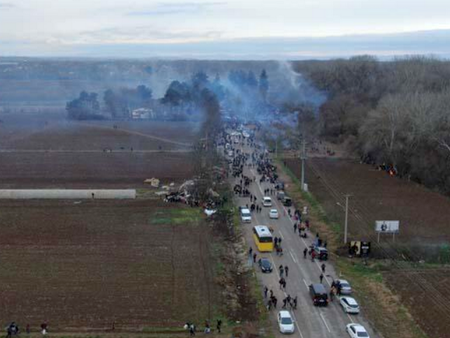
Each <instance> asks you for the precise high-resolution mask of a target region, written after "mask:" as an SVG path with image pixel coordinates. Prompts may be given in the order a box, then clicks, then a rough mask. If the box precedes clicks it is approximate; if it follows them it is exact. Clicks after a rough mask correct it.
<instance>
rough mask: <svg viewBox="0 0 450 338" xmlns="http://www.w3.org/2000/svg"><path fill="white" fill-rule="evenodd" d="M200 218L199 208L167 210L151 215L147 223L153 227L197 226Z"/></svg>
mask: <svg viewBox="0 0 450 338" xmlns="http://www.w3.org/2000/svg"><path fill="white" fill-rule="evenodd" d="M201 217H202V210H201V209H200V208H189V209H187V208H185V209H181V208H180V209H169V210H165V211H157V212H155V213H153V214H152V215H151V218H150V221H149V223H150V224H154V225H158V224H167V225H180V224H190V225H197V224H198V222H199V221H200V219H201Z"/></svg>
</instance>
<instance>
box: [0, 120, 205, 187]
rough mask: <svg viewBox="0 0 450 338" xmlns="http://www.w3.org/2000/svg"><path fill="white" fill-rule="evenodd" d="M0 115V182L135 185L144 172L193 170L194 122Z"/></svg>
mask: <svg viewBox="0 0 450 338" xmlns="http://www.w3.org/2000/svg"><path fill="white" fill-rule="evenodd" d="M0 118H1V119H2V121H3V122H2V123H1V124H0V187H1V188H45V187H51V188H56V187H64V188H78V187H80V188H81V187H90V188H95V187H111V188H113V187H121V188H122V187H130V188H132V187H136V188H139V187H142V186H143V181H144V180H145V179H146V178H151V177H158V178H160V179H162V180H163V182H164V183H170V182H172V181H175V182H177V181H178V182H180V181H184V180H185V179H188V178H191V177H192V176H193V168H194V159H193V157H192V154H191V153H190V151H191V148H190V147H189V145H190V144H192V142H194V141H195V137H196V133H197V130H196V125H194V124H189V123H184V124H183V123H177V122H166V123H162V122H155V121H123V122H120V121H118V122H111V121H101V122H98V121H97V122H80V123H76V122H68V121H66V120H64V118H63V116H61V114H47V115H42V116H41V115H36V114H23V115H21V114H18V115H12V114H3V115H0ZM114 124H115V125H117V129H113V125H114Z"/></svg>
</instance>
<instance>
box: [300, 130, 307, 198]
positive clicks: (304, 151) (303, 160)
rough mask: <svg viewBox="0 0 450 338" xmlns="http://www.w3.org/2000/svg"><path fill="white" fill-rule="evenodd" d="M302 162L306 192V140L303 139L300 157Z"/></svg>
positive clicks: (303, 184) (303, 189)
mask: <svg viewBox="0 0 450 338" xmlns="http://www.w3.org/2000/svg"><path fill="white" fill-rule="evenodd" d="M300 159H301V160H302V186H301V188H302V191H305V166H306V140H305V137H304V136H303V137H302V155H301V157H300Z"/></svg>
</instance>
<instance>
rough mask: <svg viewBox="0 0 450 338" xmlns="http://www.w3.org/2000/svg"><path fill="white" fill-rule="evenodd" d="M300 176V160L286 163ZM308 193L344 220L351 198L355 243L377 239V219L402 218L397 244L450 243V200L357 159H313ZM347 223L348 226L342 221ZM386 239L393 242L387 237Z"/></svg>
mask: <svg viewBox="0 0 450 338" xmlns="http://www.w3.org/2000/svg"><path fill="white" fill-rule="evenodd" d="M286 163H287V165H288V166H289V167H290V169H291V170H292V171H293V172H295V173H297V174H298V176H300V171H301V169H300V168H301V166H300V163H299V161H298V160H296V159H286ZM306 177H307V182H308V184H309V190H310V191H311V192H312V193H313V194H314V196H315V197H316V198H317V199H318V200H319V202H320V203H321V204H322V205H323V207H324V208H325V210H326V211H327V212H328V213H329V214H330V215H331V216H333V217H336V219H339V220H341V221H342V220H343V217H344V210H343V208H342V207H341V206H339V205H337V202H339V203H340V204H341V205H342V206H343V205H345V199H344V198H343V195H344V194H351V195H352V196H351V197H350V199H349V206H350V209H351V212H350V214H349V234H350V235H349V237H350V239H361V238H372V239H373V237H374V236H375V238H376V234H375V231H374V228H375V220H399V221H400V234H399V235H398V236H396V238H395V241H396V242H408V243H418V242H420V243H424V244H440V243H446V242H448V241H450V228H449V227H448V219H449V218H450V200H449V199H448V198H447V197H445V196H442V195H440V194H438V193H435V192H432V191H430V190H427V189H426V188H424V187H422V186H420V185H418V184H416V183H413V182H408V181H406V180H402V179H400V178H392V177H389V176H388V175H387V174H386V173H385V172H382V171H377V170H375V169H374V167H372V166H370V165H366V164H360V163H359V162H357V161H352V160H345V159H333V158H312V159H310V160H309V165H308V167H307V171H306ZM341 223H343V222H341ZM381 241H388V242H392V236H390V235H386V237H382V238H381Z"/></svg>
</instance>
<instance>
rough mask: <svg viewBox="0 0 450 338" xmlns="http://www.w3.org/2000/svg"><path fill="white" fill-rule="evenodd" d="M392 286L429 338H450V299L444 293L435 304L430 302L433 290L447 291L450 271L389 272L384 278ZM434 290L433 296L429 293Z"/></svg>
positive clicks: (413, 270) (445, 269)
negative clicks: (419, 283)
mask: <svg viewBox="0 0 450 338" xmlns="http://www.w3.org/2000/svg"><path fill="white" fill-rule="evenodd" d="M405 274H407V275H408V276H409V277H410V278H413V279H417V278H420V279H421V280H423V283H421V285H417V284H411V283H408V282H407V279H406V278H405ZM384 276H385V278H386V280H387V281H388V284H389V286H390V287H391V288H392V289H393V290H395V292H396V293H397V294H399V295H400V297H401V300H402V303H403V304H405V305H406V306H407V307H408V309H409V311H410V312H411V314H412V315H413V316H414V319H415V320H416V321H417V322H418V323H419V325H420V326H421V328H422V329H423V330H424V331H425V332H426V333H427V334H428V336H429V337H439V338H449V337H450V332H449V330H448V318H449V314H450V295H449V293H448V292H443V293H442V294H441V296H440V297H439V299H436V300H435V301H436V302H435V303H432V302H430V297H433V294H432V292H433V289H440V290H444V291H446V290H447V289H448V285H449V283H450V269H449V268H439V269H423V270H417V269H411V270H410V271H404V270H402V271H395V270H394V271H389V273H386V274H384ZM430 290H431V292H430Z"/></svg>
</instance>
